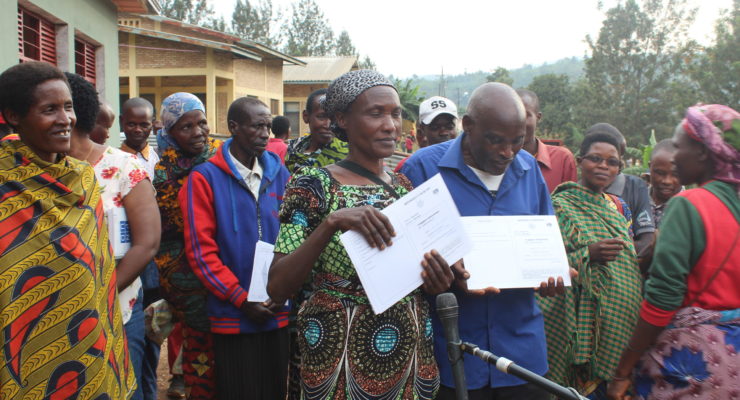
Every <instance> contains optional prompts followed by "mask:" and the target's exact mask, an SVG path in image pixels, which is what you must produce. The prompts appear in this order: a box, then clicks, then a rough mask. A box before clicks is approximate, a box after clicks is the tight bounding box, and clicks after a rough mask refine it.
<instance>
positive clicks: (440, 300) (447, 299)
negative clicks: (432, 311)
mask: <svg viewBox="0 0 740 400" xmlns="http://www.w3.org/2000/svg"><path fill="white" fill-rule="evenodd" d="M437 316H438V317H439V318H440V319H445V318H456V317H457V297H455V295H454V294H452V293H442V294H440V295H438V296H437Z"/></svg>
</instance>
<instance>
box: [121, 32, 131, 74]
mask: <svg viewBox="0 0 740 400" xmlns="http://www.w3.org/2000/svg"><path fill="white" fill-rule="evenodd" d="M118 44H119V46H118V68H119V69H129V65H128V52H129V48H128V33H125V32H118ZM122 44H125V45H126V46H121V45H122Z"/></svg>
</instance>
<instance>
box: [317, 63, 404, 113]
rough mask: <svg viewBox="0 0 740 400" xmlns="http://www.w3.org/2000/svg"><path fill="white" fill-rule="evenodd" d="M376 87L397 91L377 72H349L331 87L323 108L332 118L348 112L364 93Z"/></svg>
mask: <svg viewBox="0 0 740 400" xmlns="http://www.w3.org/2000/svg"><path fill="white" fill-rule="evenodd" d="M375 86H390V87H392V88H393V90H396V87H395V86H393V84H392V83H391V81H389V80H388V79H387V78H386V77H385V76H383V75H382V74H380V73H378V72H376V71H373V70H370V69H360V70H356V71H350V72H347V73H346V74H344V75H342V76H340V77H339V78H337V79H335V80H334V81H333V82H332V83H331V84H330V85H329V89H328V91H327V92H326V97H325V98H324V101H323V103H322V106H323V107H324V110H326V113H327V114H329V115H332V116H333V115H334V114H335V113H337V112H339V111H347V109H349V106H350V105H352V102H354V101H355V99H357V97H358V96H359V95H361V94H362V92H364V91H366V90H368V89H370V88H372V87H375Z"/></svg>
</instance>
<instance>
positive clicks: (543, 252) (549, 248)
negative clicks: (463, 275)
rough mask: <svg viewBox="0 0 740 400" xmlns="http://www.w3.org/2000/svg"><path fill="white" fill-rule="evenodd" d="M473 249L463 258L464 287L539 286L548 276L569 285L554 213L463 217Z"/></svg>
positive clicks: (563, 248)
mask: <svg viewBox="0 0 740 400" xmlns="http://www.w3.org/2000/svg"><path fill="white" fill-rule="evenodd" d="M462 221H463V225H464V226H465V230H466V231H467V232H468V235H470V238H471V240H472V241H473V250H472V251H471V252H470V253H468V254H467V255H466V256H465V258H464V259H463V262H464V263H465V269H466V270H467V271H468V272H469V273H470V278H469V279H468V282H467V283H468V289H470V290H474V289H485V288H487V287H495V288H499V289H510V288H533V287H539V286H540V283H541V282H547V279H548V278H549V277H553V278H555V279H557V278H558V277H562V278H563V282H564V283H565V285H566V286H570V274H569V270H570V267H569V265H568V258H567V257H566V255H565V246H564V245H563V239H562V236H560V227H559V226H558V221H557V219H556V218H555V216H554V215H533V216H528V215H523V216H522V215H520V216H481V217H463V218H462Z"/></svg>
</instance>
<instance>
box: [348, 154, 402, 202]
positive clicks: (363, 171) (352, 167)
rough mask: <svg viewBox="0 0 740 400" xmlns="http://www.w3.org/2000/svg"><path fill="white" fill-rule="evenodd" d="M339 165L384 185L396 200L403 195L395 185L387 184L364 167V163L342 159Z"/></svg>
mask: <svg viewBox="0 0 740 400" xmlns="http://www.w3.org/2000/svg"><path fill="white" fill-rule="evenodd" d="M337 165H338V166H340V167H342V168H344V169H346V170H349V171H352V172H354V173H355V174H357V175H360V176H362V177H364V178H367V179H369V180H371V181H372V182H373V183H375V184H378V185H380V186H383V188H384V189H385V190H386V191H388V193H390V194H391V196H393V197H395V198H396V200H398V199H400V198H401V196H400V195H399V194H398V192H396V189H394V188H393V186H391V185H389V184H387V183H386V182H385V181H384V180H382V179H380V178H379V177H378V176H377V175H375V174H373V173H372V172H370V171H368V170H367V168H365V167H363V166H362V165H359V164H357V163H355V162H352V161H349V160H341V161H338V162H337Z"/></svg>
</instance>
